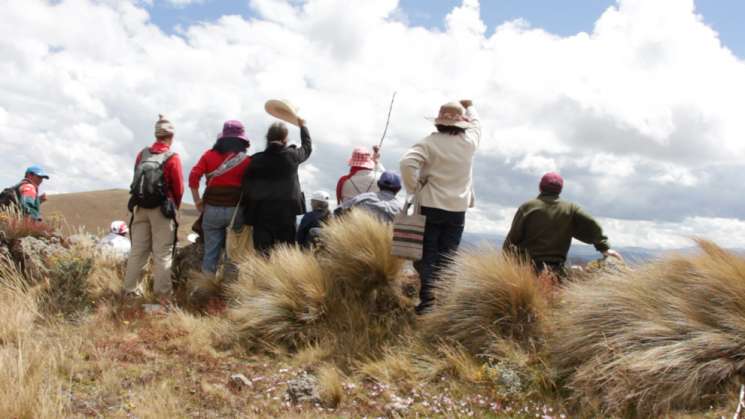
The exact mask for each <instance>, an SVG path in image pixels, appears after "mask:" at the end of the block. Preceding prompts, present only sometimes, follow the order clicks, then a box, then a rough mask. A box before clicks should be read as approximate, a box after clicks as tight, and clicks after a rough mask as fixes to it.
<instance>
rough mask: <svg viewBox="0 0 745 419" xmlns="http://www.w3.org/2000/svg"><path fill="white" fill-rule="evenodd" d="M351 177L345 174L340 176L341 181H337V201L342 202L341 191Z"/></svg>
mask: <svg viewBox="0 0 745 419" xmlns="http://www.w3.org/2000/svg"><path fill="white" fill-rule="evenodd" d="M347 179H349V176H348V175H344V176H342V177H340V178H339V181H338V182H336V203H337V204H341V191H342V189H343V188H344V182H346V181H347Z"/></svg>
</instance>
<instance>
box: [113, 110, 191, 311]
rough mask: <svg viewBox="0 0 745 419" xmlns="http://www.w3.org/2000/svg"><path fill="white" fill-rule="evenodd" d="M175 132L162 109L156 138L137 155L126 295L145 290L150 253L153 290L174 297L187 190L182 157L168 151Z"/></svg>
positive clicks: (165, 299)
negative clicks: (177, 248)
mask: <svg viewBox="0 0 745 419" xmlns="http://www.w3.org/2000/svg"><path fill="white" fill-rule="evenodd" d="M173 136H174V127H173V124H171V122H170V121H168V120H167V119H165V118H164V117H163V116H162V115H160V116H159V118H158V121H157V122H156V123H155V139H156V140H155V142H154V143H153V144H152V145H151V146H150V147H147V148H144V149H143V150H142V151H141V152H140V153H139V154H138V155H137V157H136V159H135V168H134V176H133V180H132V186H131V188H130V200H129V204H128V207H129V210H130V211H131V212H132V221H131V230H132V231H131V233H130V235H131V239H132V249H131V251H130V255H129V259H128V261H127V273H126V275H125V278H124V284H123V286H122V288H123V293H124V295H125V296H126V297H129V298H133V297H138V296H139V295H141V294H142V292H141V289H140V286H141V284H140V283H141V280H142V273H143V270H144V268H145V265H147V262H148V260H149V259H150V257H151V256H152V260H153V291H154V292H155V294H156V295H157V296H158V297H159V299H160V300H161V302H162V303H164V304H167V303H169V302H170V299H171V296H172V295H171V294H172V292H173V285H172V283H171V267H172V264H173V253H174V252H175V246H176V241H177V240H176V235H177V232H178V227H177V224H176V223H177V220H178V209H179V207H180V205H181V198H182V197H183V193H184V185H183V171H182V167H181V160H180V157H179V155H178V154H176V153H173V152H171V151H170V149H171V144H172V143H173Z"/></svg>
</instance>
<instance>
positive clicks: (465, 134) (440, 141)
mask: <svg viewBox="0 0 745 419" xmlns="http://www.w3.org/2000/svg"><path fill="white" fill-rule="evenodd" d="M466 115H467V116H466V117H463V118H467V119H466V120H467V121H468V124H469V125H468V127H469V128H467V129H461V128H460V127H457V126H455V127H449V126H448V127H444V128H443V126H442V125H440V126H438V132H434V133H432V134H430V135H429V136H427V137H425V138H424V139H423V140H421V141H420V142H419V143H418V144H416V145H415V146H414V147H412V148H411V149H410V150H409V151H408V152H407V153H406V154H405V155H404V157H403V158H402V159H401V175H402V177H403V181H404V186H405V187H406V190H407V192H409V193H410V194H411V193H414V192H415V191H416V189H417V184H420V185H422V187H421V191H420V192H419V196H418V199H419V203H420V205H421V206H423V207H430V208H437V209H441V210H445V211H452V212H462V211H465V210H467V209H468V208H470V207H472V206H473V204H474V200H475V197H474V193H473V159H474V156H475V154H476V150H477V149H478V146H479V143H480V140H481V126H480V123H479V119H478V116H477V114H476V110H475V109H474V107H473V106H468V107H467V108H466ZM417 171H418V174H417V173H416V172H417Z"/></svg>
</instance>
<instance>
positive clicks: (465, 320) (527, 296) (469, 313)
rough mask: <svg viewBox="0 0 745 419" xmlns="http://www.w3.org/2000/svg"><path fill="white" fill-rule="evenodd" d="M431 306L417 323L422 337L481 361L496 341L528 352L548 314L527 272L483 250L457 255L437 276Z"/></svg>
mask: <svg viewBox="0 0 745 419" xmlns="http://www.w3.org/2000/svg"><path fill="white" fill-rule="evenodd" d="M439 284H440V285H439V289H438V290H437V292H436V304H435V306H434V307H433V309H432V311H431V313H429V314H427V315H425V316H424V318H423V327H422V334H423V336H424V337H425V338H426V339H427V340H429V341H433V342H437V341H440V340H446V341H450V342H454V343H456V344H457V345H460V346H462V347H464V348H465V349H466V350H468V351H469V352H470V353H471V354H472V355H474V356H479V355H483V354H484V353H485V352H486V351H487V350H488V349H489V348H490V346H491V345H492V344H493V342H494V341H495V340H496V339H500V338H501V339H510V340H514V341H517V342H519V343H521V344H522V345H523V346H524V347H526V348H532V347H534V346H535V344H536V343H537V340H538V339H540V337H541V336H542V333H543V330H542V327H543V320H544V318H545V317H546V314H547V311H548V304H547V301H546V298H545V296H544V295H545V293H544V291H543V290H542V288H541V286H540V284H539V283H538V281H537V280H536V277H535V275H534V273H533V270H532V269H531V267H530V266H529V265H528V264H526V263H521V262H520V261H518V260H516V259H514V258H512V257H511V256H508V255H506V254H503V253H502V252H499V251H497V250H496V249H494V248H491V247H486V248H480V249H477V250H470V251H466V252H462V253H460V254H458V255H457V256H456V257H455V258H454V260H453V263H452V264H451V265H450V266H449V267H448V268H447V269H446V270H444V271H443V272H442V275H441V278H440V283H439Z"/></svg>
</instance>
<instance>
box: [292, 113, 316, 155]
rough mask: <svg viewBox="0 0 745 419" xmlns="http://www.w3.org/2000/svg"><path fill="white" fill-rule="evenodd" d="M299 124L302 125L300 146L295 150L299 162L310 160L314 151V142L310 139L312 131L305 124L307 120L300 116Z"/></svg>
mask: <svg viewBox="0 0 745 419" xmlns="http://www.w3.org/2000/svg"><path fill="white" fill-rule="evenodd" d="M298 125H299V126H300V147H298V148H297V149H296V150H295V158H296V159H297V162H298V163H302V162H304V161H306V160H308V158H309V157H310V154H311V153H312V152H313V142H312V141H311V139H310V131H308V127H307V126H306V125H305V120H304V119H301V118H298Z"/></svg>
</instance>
